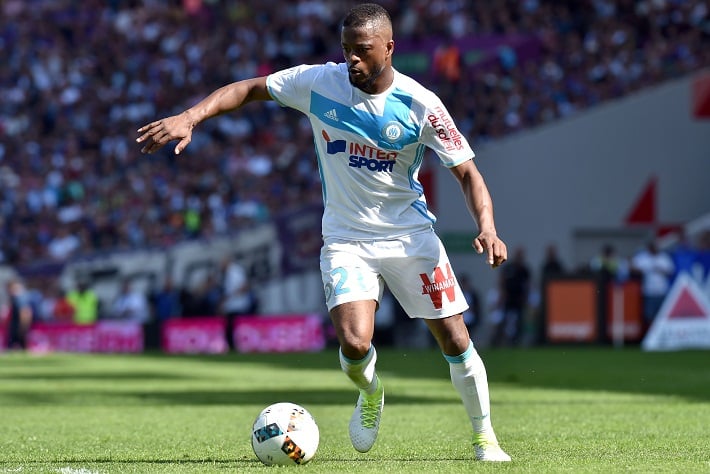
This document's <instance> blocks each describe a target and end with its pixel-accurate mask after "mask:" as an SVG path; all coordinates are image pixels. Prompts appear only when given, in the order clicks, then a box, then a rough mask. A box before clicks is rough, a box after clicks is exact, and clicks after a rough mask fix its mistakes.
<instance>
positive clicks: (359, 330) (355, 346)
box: [330, 299, 377, 359]
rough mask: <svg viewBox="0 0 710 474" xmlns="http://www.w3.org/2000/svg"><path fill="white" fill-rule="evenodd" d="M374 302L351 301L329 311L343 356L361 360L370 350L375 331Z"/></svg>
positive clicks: (375, 303) (375, 304) (375, 306)
mask: <svg viewBox="0 0 710 474" xmlns="http://www.w3.org/2000/svg"><path fill="white" fill-rule="evenodd" d="M376 308H377V302H376V301H375V300H372V299H370V300H360V301H351V302H349V303H343V304H340V305H338V306H336V307H334V308H333V309H331V310H330V319H331V321H332V322H333V327H334V328H335V333H336V335H337V336H338V342H339V343H340V347H341V350H342V351H343V354H344V355H345V356H346V357H348V358H350V359H361V358H362V357H364V356H365V355H366V354H367V351H368V350H369V349H370V344H371V342H372V337H373V335H374V331H375V309H376Z"/></svg>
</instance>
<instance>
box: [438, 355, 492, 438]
mask: <svg viewBox="0 0 710 474" xmlns="http://www.w3.org/2000/svg"><path fill="white" fill-rule="evenodd" d="M444 357H445V358H446V360H447V361H448V362H449V371H450V373H451V382H452V383H453V384H454V387H456V390H457V391H458V392H459V395H460V396H461V399H462V400H463V404H464V407H465V408H466V413H467V414H468V417H469V419H470V420H471V425H472V426H473V431H474V432H476V433H483V434H486V435H487V436H489V437H492V438H493V439H494V440H495V433H494V431H493V426H492V425H491V416H490V411H491V405H490V399H489V395H488V378H487V375H486V367H485V366H484V365H483V361H482V360H481V357H480V356H479V355H478V352H476V349H475V348H474V347H473V342H471V343H470V345H469V346H468V349H466V352H464V353H463V354H461V355H458V356H449V355H446V354H444Z"/></svg>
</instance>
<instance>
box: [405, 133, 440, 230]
mask: <svg viewBox="0 0 710 474" xmlns="http://www.w3.org/2000/svg"><path fill="white" fill-rule="evenodd" d="M425 151H426V147H425V146H424V145H421V144H420V145H419V146H418V147H417V153H416V155H415V156H414V162H413V163H412V165H411V166H410V167H409V171H408V173H409V187H410V188H412V189H413V190H414V191H416V192H418V193H419V195H420V196H421V195H422V194H424V186H422V184H421V183H420V182H418V181H417V180H416V179H414V172H415V171H416V170H418V169H419V167H420V166H421V164H422V160H423V159H424V152H425ZM412 207H413V208H414V209H415V210H416V211H417V212H418V213H419V214H421V215H422V216H424V217H426V218H427V219H429V220H430V221H431V223H432V224H433V223H435V222H436V219H432V217H431V216H430V215H429V212H428V211H427V207H426V204H424V203H423V202H422V201H419V200H417V201H414V202H413V203H412Z"/></svg>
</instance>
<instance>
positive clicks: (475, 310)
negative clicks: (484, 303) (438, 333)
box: [459, 274, 483, 335]
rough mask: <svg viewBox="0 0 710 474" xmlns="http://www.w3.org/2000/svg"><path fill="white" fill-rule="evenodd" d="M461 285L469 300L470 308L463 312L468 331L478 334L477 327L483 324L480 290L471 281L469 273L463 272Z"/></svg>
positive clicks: (460, 278)
mask: <svg viewBox="0 0 710 474" xmlns="http://www.w3.org/2000/svg"><path fill="white" fill-rule="evenodd" d="M459 285H461V291H462V292H463V295H464V297H465V298H466V301H467V302H468V309H467V310H466V311H464V312H463V321H464V323H466V327H468V332H469V333H470V334H471V335H473V334H477V333H478V331H477V328H479V327H480V326H481V321H482V320H483V313H482V312H481V298H480V296H479V294H478V290H477V289H476V287H475V286H473V283H472V282H471V277H469V276H468V275H466V274H463V275H461V276H460V277H459Z"/></svg>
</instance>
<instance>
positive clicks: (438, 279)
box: [419, 263, 456, 309]
mask: <svg viewBox="0 0 710 474" xmlns="http://www.w3.org/2000/svg"><path fill="white" fill-rule="evenodd" d="M419 277H420V278H421V279H422V282H423V283H424V284H423V285H422V294H423V295H429V298H431V302H432V303H433V304H434V308H436V309H441V306H442V303H443V295H444V293H446V298H447V299H448V300H449V302H451V303H453V302H454V301H455V300H456V279H455V278H454V274H453V272H452V271H451V265H449V264H448V263H447V264H446V275H444V271H443V270H442V269H441V267H436V268H434V281H431V280H429V275H427V274H426V273H420V274H419Z"/></svg>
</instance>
